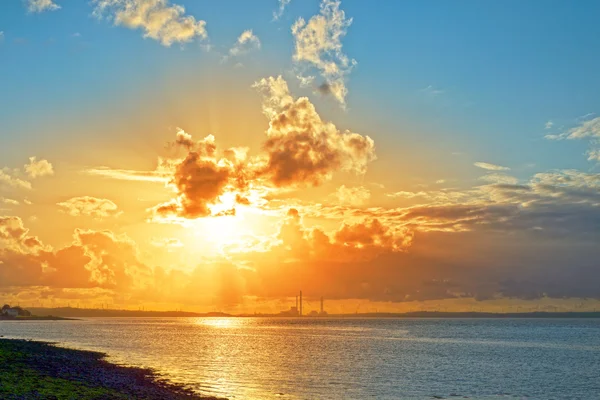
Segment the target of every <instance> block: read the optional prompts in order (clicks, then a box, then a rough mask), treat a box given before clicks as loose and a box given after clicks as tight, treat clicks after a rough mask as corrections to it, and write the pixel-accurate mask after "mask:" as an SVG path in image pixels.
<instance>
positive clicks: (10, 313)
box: [2, 304, 31, 318]
mask: <svg viewBox="0 0 600 400" xmlns="http://www.w3.org/2000/svg"><path fill="white" fill-rule="evenodd" d="M2 315H4V316H7V317H12V318H15V317H19V316H21V317H28V316H30V315H31V313H30V312H29V311H27V310H24V309H22V308H21V307H19V306H17V307H11V306H9V305H8V304H5V305H4V306H3V307H2Z"/></svg>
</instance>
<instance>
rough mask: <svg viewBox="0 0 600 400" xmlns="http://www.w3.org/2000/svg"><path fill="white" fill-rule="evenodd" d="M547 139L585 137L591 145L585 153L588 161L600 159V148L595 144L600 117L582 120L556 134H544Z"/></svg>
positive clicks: (599, 140)
mask: <svg viewBox="0 0 600 400" xmlns="http://www.w3.org/2000/svg"><path fill="white" fill-rule="evenodd" d="M591 115H593V113H590V114H586V115H584V116H583V117H586V116H591ZM545 138H546V139H549V140H564V139H567V140H575V139H578V140H579V139H587V140H588V141H589V143H590V145H591V146H592V148H590V149H589V150H588V151H587V153H586V155H587V156H588V160H589V161H600V149H597V148H596V147H595V146H596V145H597V144H598V142H600V117H596V118H593V119H589V120H586V121H582V122H581V123H580V124H579V125H577V126H575V127H573V128H571V129H569V130H567V131H565V132H563V133H560V134H558V135H546V136H545Z"/></svg>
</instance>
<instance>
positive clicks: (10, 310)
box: [4, 308, 19, 317]
mask: <svg viewBox="0 0 600 400" xmlns="http://www.w3.org/2000/svg"><path fill="white" fill-rule="evenodd" d="M4 315H6V316H7V317H18V316H19V310H17V309H16V308H7V309H6V310H4Z"/></svg>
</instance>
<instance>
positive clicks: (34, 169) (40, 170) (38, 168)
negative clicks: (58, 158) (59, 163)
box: [25, 157, 54, 178]
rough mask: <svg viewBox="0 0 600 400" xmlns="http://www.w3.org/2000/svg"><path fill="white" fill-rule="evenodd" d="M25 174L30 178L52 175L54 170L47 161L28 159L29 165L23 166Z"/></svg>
mask: <svg viewBox="0 0 600 400" xmlns="http://www.w3.org/2000/svg"><path fill="white" fill-rule="evenodd" d="M25 172H27V175H29V177H30V178H38V177H41V176H48V175H54V168H53V167H52V164H50V163H49V162H48V160H39V161H36V157H29V164H25Z"/></svg>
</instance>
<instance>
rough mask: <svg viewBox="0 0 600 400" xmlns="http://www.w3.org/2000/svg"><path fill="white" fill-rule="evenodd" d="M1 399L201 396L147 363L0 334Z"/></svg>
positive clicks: (149, 399)
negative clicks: (133, 364) (121, 361)
mask: <svg viewBox="0 0 600 400" xmlns="http://www.w3.org/2000/svg"><path fill="white" fill-rule="evenodd" d="M0 398H2V399H7V400H10V399H15V400H16V399H49V400H50V399H55V400H76V399H103V400H108V399H133V398H135V399H148V400H159V399H165V400H169V399H201V398H203V397H200V396H198V395H195V394H194V393H192V392H191V391H189V390H187V389H185V388H184V387H181V386H178V385H175V384H171V383H168V382H165V381H163V380H160V379H158V378H157V376H156V375H155V373H154V372H153V371H152V370H149V369H142V368H133V367H124V366H118V365H114V364H111V363H108V362H107V361H105V360H104V354H102V353H97V352H89V351H80V350H71V349H64V348H60V347H55V346H53V345H51V344H48V343H43V342H32V341H25V340H8V339H0Z"/></svg>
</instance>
